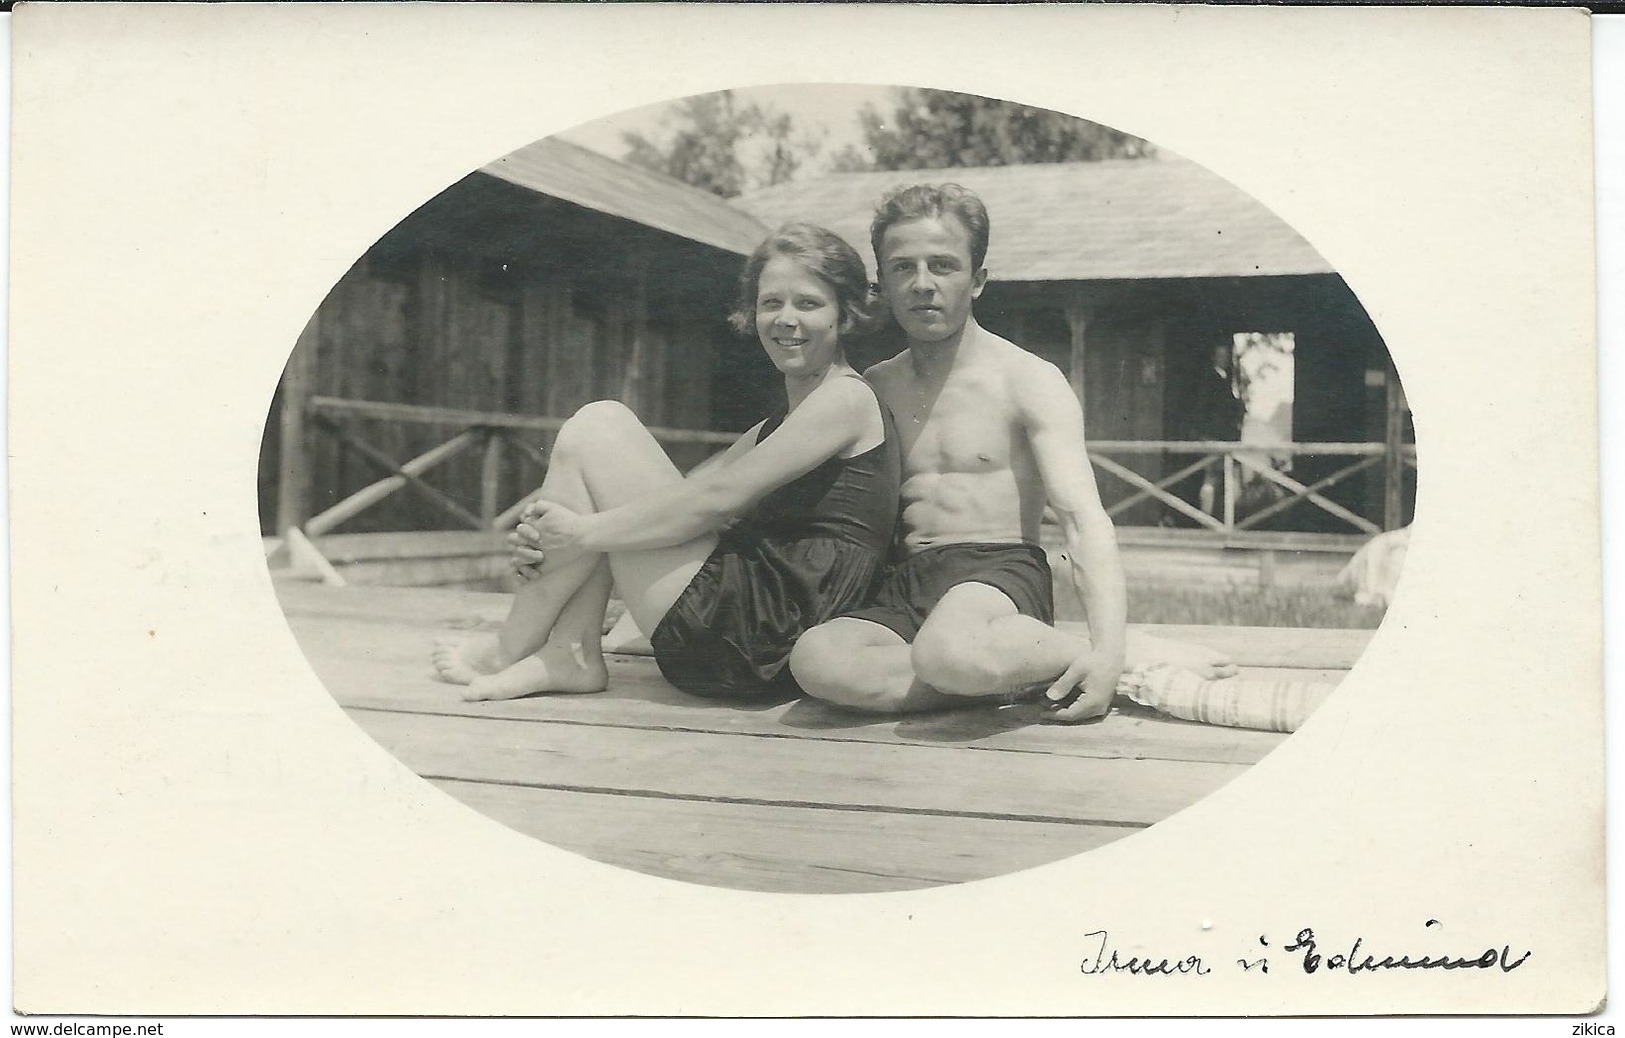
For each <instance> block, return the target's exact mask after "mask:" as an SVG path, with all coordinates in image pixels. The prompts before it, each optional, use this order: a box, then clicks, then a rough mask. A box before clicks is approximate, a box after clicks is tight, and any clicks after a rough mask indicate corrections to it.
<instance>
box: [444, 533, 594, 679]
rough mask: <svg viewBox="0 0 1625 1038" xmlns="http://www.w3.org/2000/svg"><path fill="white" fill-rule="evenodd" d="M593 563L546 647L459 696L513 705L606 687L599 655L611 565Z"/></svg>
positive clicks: (552, 632)
mask: <svg viewBox="0 0 1625 1038" xmlns="http://www.w3.org/2000/svg"><path fill="white" fill-rule="evenodd" d="M593 557H594V558H595V559H596V560H597V565H596V566H595V567H594V568H593V572H592V574H591V575H590V576H588V577H587V580H586V582H585V583H583V584H582V585H581V586H580V587H578V588H577V589H576V592H575V594H573V595H571V596H570V601H569V602H567V603H566V604H565V606H564V610H563V612H561V613H559V616H558V620H557V622H555V623H554V624H553V629H552V630H551V631H550V632H549V633H548V636H547V642H546V644H544V645H543V646H542V647H541V648H540V649H538V650H537V651H536V652H535V653H534V654H532V655H529V656H526V657H524V658H523V659H520V660H518V661H517V662H515V663H513V664H512V665H510V666H508V667H505V668H503V669H502V670H500V671H498V672H497V673H495V674H488V675H482V676H480V677H477V678H475V679H474V680H473V681H472V682H470V683H469V686H468V690H467V691H466V692H464V693H463V698H464V699H470V700H481V699H513V698H514V697H516V696H528V695H530V694H532V693H535V692H576V693H581V692H602V691H603V690H604V689H605V688H607V687H608V686H609V671H608V669H607V668H606V667H605V666H604V650H603V631H604V609H605V607H606V606H608V604H609V592H610V585H611V581H610V573H609V563H607V562H606V561H604V558H603V556H593ZM538 579H545V578H538Z"/></svg>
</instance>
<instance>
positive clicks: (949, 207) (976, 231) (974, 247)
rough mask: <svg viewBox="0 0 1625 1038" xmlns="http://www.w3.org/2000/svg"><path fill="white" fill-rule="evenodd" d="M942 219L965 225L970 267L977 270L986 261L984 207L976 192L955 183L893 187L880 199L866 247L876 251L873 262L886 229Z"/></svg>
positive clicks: (878, 258) (877, 260) (986, 223)
mask: <svg viewBox="0 0 1625 1038" xmlns="http://www.w3.org/2000/svg"><path fill="white" fill-rule="evenodd" d="M944 216H954V217H957V218H958V220H959V222H960V223H961V224H964V226H965V230H966V232H967V233H968V234H969V235H970V260H971V267H972V268H973V269H976V270H980V269H981V268H982V263H983V261H984V260H986V259H987V237H988V219H987V206H985V205H983V204H982V200H981V199H980V198H977V197H976V193H975V192H973V191H971V190H970V189H969V188H964V187H960V186H959V185H958V184H914V185H912V186H910V187H900V188H896V189H895V190H893V191H892V192H891V193H890V194H888V195H887V196H886V197H885V198H882V199H881V200H880V205H879V206H878V207H876V209H875V218H874V222H872V223H871V224H869V245H870V247H871V248H873V249H874V250H875V263H876V264H877V265H878V264H879V263H880V239H881V238H883V237H885V235H886V230H887V228H889V227H892V226H893V225H895V224H900V223H903V222H905V221H907V220H921V219H925V218H928V217H936V218H937V219H941V218H942V217H944Z"/></svg>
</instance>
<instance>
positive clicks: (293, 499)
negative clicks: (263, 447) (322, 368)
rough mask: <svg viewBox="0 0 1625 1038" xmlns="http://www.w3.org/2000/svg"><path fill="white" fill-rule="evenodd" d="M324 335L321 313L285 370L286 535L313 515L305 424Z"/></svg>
mask: <svg viewBox="0 0 1625 1038" xmlns="http://www.w3.org/2000/svg"><path fill="white" fill-rule="evenodd" d="M320 337H321V314H320V312H317V313H316V314H314V315H312V317H311V319H310V320H309V321H308V322H307V323H306V324H305V330H304V331H302V332H300V333H299V341H298V342H296V343H295V344H294V347H293V353H292V355H290V356H289V357H288V366H287V367H286V368H285V369H284V370H283V372H282V415H281V464H280V467H279V468H280V471H279V472H278V473H277V492H276V528H277V532H278V533H279V534H281V535H282V536H283V537H284V538H286V537H287V534H288V530H289V529H291V528H294V527H298V526H302V525H304V522H305V520H306V519H309V518H310V495H311V456H310V453H311V452H310V448H311V443H310V431H309V429H308V428H307V427H306V425H305V418H306V413H307V410H308V406H309V403H310V398H311V396H312V395H313V394H314V393H315V390H316V343H317V341H318V340H319V339H320Z"/></svg>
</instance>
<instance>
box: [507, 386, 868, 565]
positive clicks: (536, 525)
mask: <svg viewBox="0 0 1625 1038" xmlns="http://www.w3.org/2000/svg"><path fill="white" fill-rule="evenodd" d="M878 422H879V409H878V405H877V402H876V400H875V396H874V393H873V392H872V391H871V390H870V389H869V388H868V387H867V386H865V385H864V384H863V383H861V382H859V381H858V380H856V379H851V378H836V379H832V380H830V381H829V382H827V383H825V384H824V385H822V386H820V387H819V388H818V389H816V390H814V391H813V392H812V394H811V395H810V396H808V397H807V399H806V400H804V401H802V403H801V406H799V407H797V408H796V409H795V410H794V411H792V412H791V413H790V415H789V416H788V417H786V418H785V420H784V422H783V423H782V424H780V426H779V427H778V428H777V429H776V430H774V431H773V434H772V435H770V436H769V437H768V438H767V439H765V440H763V441H762V442H761V443H759V444H756V445H755V446H752V447H750V448H749V449H747V450H745V451H744V452H743V453H741V454H740V455H739V456H738V457H737V458H735V459H732V460H730V461H728V462H727V463H726V464H722V465H718V466H717V467H715V468H712V469H709V470H707V471H704V472H701V473H699V474H697V475H694V476H691V477H690V478H688V479H685V480H684V481H683V482H682V483H678V484H673V485H672V486H669V487H664V488H662V489H660V490H657V491H655V492H653V493H651V494H650V495H649V496H648V497H646V498H644V499H643V500H641V501H638V502H636V503H635V504H629V505H623V506H621V507H619V508H612V509H609V510H608V511H604V512H597V513H594V514H591V515H578V514H577V513H575V512H572V511H570V510H569V509H566V508H563V507H561V506H558V505H553V504H550V503H547V502H538V503H537V504H536V505H533V506H532V508H533V510H534V517H533V518H531V519H529V520H527V522H526V524H525V525H526V526H529V527H530V528H531V530H532V531H533V533H534V536H533V537H531V538H530V539H531V540H532V542H533V543H535V544H536V545H537V547H539V548H541V549H543V550H548V549H558V548H567V547H575V548H580V549H583V550H587V551H634V550H639V549H644V548H663V547H667V546H669V545H673V544H681V543H682V542H684V541H687V540H691V539H693V538H695V537H698V536H699V535H701V534H703V533H707V532H709V531H711V530H715V529H717V528H718V527H720V526H722V525H723V524H724V523H726V522H727V521H728V520H729V519H732V518H734V517H735V516H738V515H740V514H742V513H744V512H745V511H747V510H749V509H750V507H751V506H752V505H754V504H755V503H756V502H758V501H760V500H761V499H762V498H763V497H766V496H767V495H768V494H769V493H771V492H772V491H774V490H776V489H778V488H779V487H781V486H783V485H784V484H786V483H788V482H790V481H791V480H793V479H796V478H797V477H799V476H802V475H805V474H806V473H808V472H811V471H812V470H813V469H815V468H817V467H818V466H819V465H821V464H823V463H824V462H825V461H827V460H829V459H830V458H832V457H835V456H836V455H838V454H842V453H844V452H845V451H847V450H849V449H851V448H852V447H853V446H855V445H856V444H857V443H859V442H860V441H861V440H862V439H863V438H864V437H865V435H866V434H869V435H872V430H873V428H874V427H875V426H876V424H878ZM730 453H731V452H730ZM522 532H523V531H522Z"/></svg>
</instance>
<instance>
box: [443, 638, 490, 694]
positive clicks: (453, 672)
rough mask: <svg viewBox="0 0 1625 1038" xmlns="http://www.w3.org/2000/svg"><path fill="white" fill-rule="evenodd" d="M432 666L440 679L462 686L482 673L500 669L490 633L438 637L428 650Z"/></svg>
mask: <svg viewBox="0 0 1625 1038" xmlns="http://www.w3.org/2000/svg"><path fill="white" fill-rule="evenodd" d="M429 658H430V659H431V660H433V661H434V669H435V672H436V673H437V674H439V675H440V680H441V681H449V682H451V683H452V684H454V685H466V684H468V683H469V682H471V681H473V680H475V679H476V678H478V677H480V676H482V675H485V674H495V673H496V672H497V671H499V670H501V669H502V661H501V660H500V659H499V658H498V655H497V639H496V635H494V634H482V635H469V636H467V637H462V638H441V639H439V640H438V641H436V642H435V643H434V648H433V649H432V650H431V651H430V653H429Z"/></svg>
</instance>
